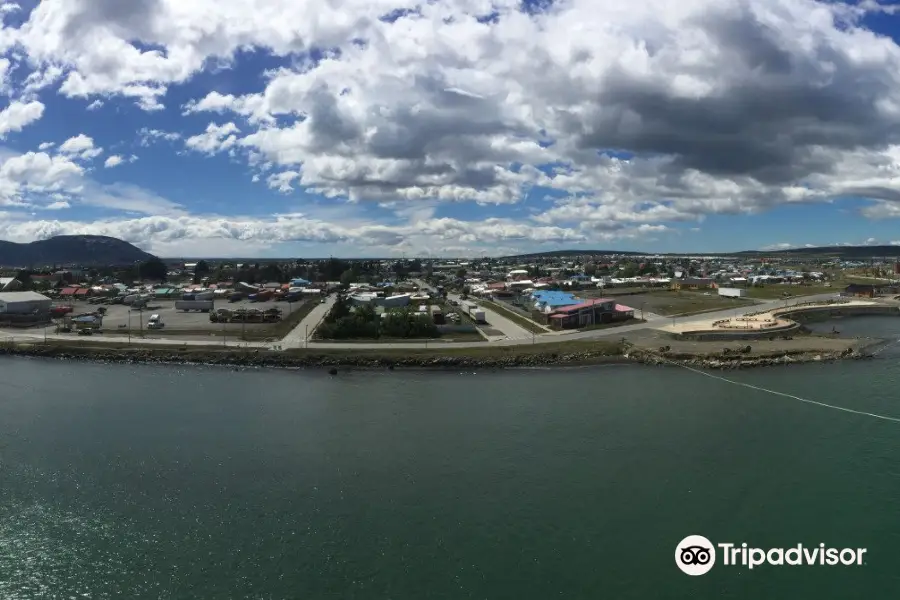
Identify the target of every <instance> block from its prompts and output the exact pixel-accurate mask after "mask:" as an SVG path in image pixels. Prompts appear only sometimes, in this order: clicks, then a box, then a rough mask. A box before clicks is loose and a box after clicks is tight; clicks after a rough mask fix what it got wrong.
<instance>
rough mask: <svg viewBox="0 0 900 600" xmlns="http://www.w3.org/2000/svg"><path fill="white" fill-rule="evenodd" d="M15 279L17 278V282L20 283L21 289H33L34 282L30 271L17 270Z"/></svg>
mask: <svg viewBox="0 0 900 600" xmlns="http://www.w3.org/2000/svg"><path fill="white" fill-rule="evenodd" d="M16 279H18V280H19V283H21V284H22V291H29V290H33V289H34V282H33V281H32V280H31V271H25V270H23V271H19V272H18V273H17V274H16Z"/></svg>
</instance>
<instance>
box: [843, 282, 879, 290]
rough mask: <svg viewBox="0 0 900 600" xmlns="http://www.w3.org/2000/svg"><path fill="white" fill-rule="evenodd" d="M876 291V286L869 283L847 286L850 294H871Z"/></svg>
mask: <svg viewBox="0 0 900 600" xmlns="http://www.w3.org/2000/svg"><path fill="white" fill-rule="evenodd" d="M874 289H875V286H874V285H871V284H868V283H851V284H850V285H848V286H847V288H846V291H848V292H870V291H872V290H874Z"/></svg>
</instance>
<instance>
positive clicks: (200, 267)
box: [194, 260, 209, 283]
mask: <svg viewBox="0 0 900 600" xmlns="http://www.w3.org/2000/svg"><path fill="white" fill-rule="evenodd" d="M208 275H209V265H208V264H206V261H205V260H199V261H197V264H196V265H195V266H194V283H200V282H201V281H203V278H204V277H207V276H208Z"/></svg>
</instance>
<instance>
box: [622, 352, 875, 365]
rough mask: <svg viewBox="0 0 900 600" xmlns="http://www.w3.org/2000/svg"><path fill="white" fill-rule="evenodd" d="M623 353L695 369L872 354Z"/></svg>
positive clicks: (857, 357) (648, 361) (653, 362)
mask: <svg viewBox="0 0 900 600" xmlns="http://www.w3.org/2000/svg"><path fill="white" fill-rule="evenodd" d="M625 356H626V357H627V358H629V359H631V360H633V361H635V362H639V363H641V364H645V365H662V366H683V367H691V368H694V369H708V370H730V369H750V368H759V367H775V366H783V365H793V364H807V363H816V362H835V361H839V360H863V359H867V358H871V357H872V355H871V354H866V353H864V352H862V351H860V350H859V349H854V348H848V349H847V350H843V351H840V352H805V351H804V352H785V353H784V354H781V355H777V356H755V357H754V356H734V355H724V354H723V355H719V356H708V355H707V356H697V355H692V354H671V353H657V352H648V351H642V350H634V351H630V352H627V353H626V354H625Z"/></svg>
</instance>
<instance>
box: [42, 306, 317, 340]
mask: <svg viewBox="0 0 900 600" xmlns="http://www.w3.org/2000/svg"><path fill="white" fill-rule="evenodd" d="M55 304H58V305H68V306H72V307H73V311H72V313H71V314H72V315H78V314H83V313H92V312H95V311H96V310H97V309H98V308H100V307H101V306H102V307H103V308H105V309H106V315H105V316H104V317H103V327H102V331H103V332H104V335H109V334H115V333H123V334H127V333H128V331H129V329H130V330H131V333H132V334H135V333H141V332H143V333H144V334H150V333H151V332H150V331H148V330H147V321H148V319H150V316H151V315H159V317H160V320H161V321H162V322H163V323H164V324H165V327H164V328H163V329H161V330H153V331H152V335H154V336H160V337H162V336H166V335H167V334H168V335H197V336H206V335H215V336H218V335H223V334H224V335H227V336H228V337H234V336H240V335H241V333H247V334H253V335H254V337H255V336H258V335H260V334H263V333H265V332H266V331H267V330H269V329H272V327H273V324H272V323H228V324H223V323H211V322H210V320H209V313H204V312H195V311H191V312H185V311H181V310H175V300H169V299H165V300H151V301H150V302H149V303H148V304H147V307H146V308H144V309H143V310H139V309H132V308H131V307H130V306H127V305H123V304H110V305H102V304H90V303H88V302H86V301H78V302H68V301H63V300H60V301H57V302H55ZM301 304H302V303H299V302H296V303H288V302H272V301H269V302H249V301H247V300H242V301H240V302H227V301H217V302H216V303H215V305H214V310H219V309H223V308H224V309H228V310H232V311H233V310H238V309H246V310H249V309H254V310H258V311H265V310H268V309H271V308H277V309H279V310H281V311H282V319H286V318H288V316H289V315H290V314H291V312H293V311H295V310H298V309H299V308H300V306H301Z"/></svg>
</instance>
